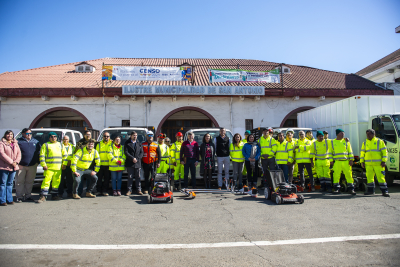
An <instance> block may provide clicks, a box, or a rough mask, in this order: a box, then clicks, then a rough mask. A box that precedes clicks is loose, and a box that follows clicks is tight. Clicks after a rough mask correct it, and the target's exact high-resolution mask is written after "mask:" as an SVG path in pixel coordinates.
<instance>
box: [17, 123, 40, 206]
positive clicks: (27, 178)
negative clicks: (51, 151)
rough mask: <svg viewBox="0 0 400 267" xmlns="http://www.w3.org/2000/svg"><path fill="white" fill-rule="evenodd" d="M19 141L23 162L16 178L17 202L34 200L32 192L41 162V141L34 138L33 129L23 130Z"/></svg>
mask: <svg viewBox="0 0 400 267" xmlns="http://www.w3.org/2000/svg"><path fill="white" fill-rule="evenodd" d="M17 141H18V145H19V148H20V149H21V162H20V163H19V164H18V165H19V170H18V171H17V177H16V179H15V190H16V195H17V201H16V202H22V200H25V201H33V199H32V197H31V193H32V186H33V182H34V181H35V177H36V169H37V166H38V164H39V154H40V143H39V141H38V140H36V139H35V138H32V131H31V129H28V128H24V129H23V130H22V137H20V138H18V140H17Z"/></svg>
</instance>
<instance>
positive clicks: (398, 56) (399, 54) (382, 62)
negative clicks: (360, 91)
mask: <svg viewBox="0 0 400 267" xmlns="http://www.w3.org/2000/svg"><path fill="white" fill-rule="evenodd" d="M397 60H400V49H398V50H396V51H394V52H393V53H391V54H389V55H387V56H386V57H384V58H381V59H379V60H378V61H376V62H374V63H372V64H371V65H369V66H367V67H365V68H363V69H362V70H360V71H358V72H357V73H356V74H357V75H360V76H364V75H365V74H368V73H370V72H373V71H375V70H377V69H380V68H382V67H384V66H387V65H389V64H390V63H393V62H395V61H397Z"/></svg>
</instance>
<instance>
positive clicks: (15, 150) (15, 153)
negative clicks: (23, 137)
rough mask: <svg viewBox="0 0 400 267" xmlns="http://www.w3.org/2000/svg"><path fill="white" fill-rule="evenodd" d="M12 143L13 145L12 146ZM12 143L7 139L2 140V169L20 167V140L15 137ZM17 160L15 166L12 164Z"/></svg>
mask: <svg viewBox="0 0 400 267" xmlns="http://www.w3.org/2000/svg"><path fill="white" fill-rule="evenodd" d="M11 144H12V145H13V147H11ZM11 144H9V143H8V142H7V140H6V139H4V138H3V139H2V140H1V141H0V170H6V171H13V170H14V171H16V170H18V169H19V167H18V163H19V162H20V161H21V150H20V149H19V146H18V141H17V140H15V139H13V140H12V141H11ZM14 162H16V163H17V166H15V168H14V167H13V166H12V164H13V163H14Z"/></svg>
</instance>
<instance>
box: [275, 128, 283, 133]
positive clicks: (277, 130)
mask: <svg viewBox="0 0 400 267" xmlns="http://www.w3.org/2000/svg"><path fill="white" fill-rule="evenodd" d="M274 132H275V133H277V134H279V133H281V132H282V130H281V129H276V130H275V131H274Z"/></svg>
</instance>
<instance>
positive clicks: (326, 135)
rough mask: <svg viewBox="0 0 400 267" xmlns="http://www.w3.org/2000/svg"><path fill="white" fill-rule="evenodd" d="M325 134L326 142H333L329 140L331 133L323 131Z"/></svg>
mask: <svg viewBox="0 0 400 267" xmlns="http://www.w3.org/2000/svg"><path fill="white" fill-rule="evenodd" d="M323 133H324V139H326V140H328V141H329V140H331V139H329V133H328V132H327V131H323Z"/></svg>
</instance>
